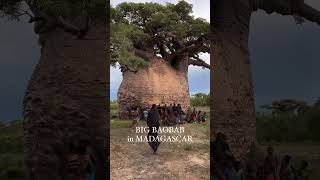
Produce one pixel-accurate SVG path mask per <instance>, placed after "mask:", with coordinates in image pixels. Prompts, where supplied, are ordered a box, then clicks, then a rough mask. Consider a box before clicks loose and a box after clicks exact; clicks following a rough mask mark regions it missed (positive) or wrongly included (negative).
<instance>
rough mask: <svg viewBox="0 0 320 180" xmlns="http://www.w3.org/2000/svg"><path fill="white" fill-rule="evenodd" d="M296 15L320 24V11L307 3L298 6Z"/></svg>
mask: <svg viewBox="0 0 320 180" xmlns="http://www.w3.org/2000/svg"><path fill="white" fill-rule="evenodd" d="M297 15H299V16H301V17H304V18H305V19H307V20H309V21H311V22H316V23H318V24H319V25H320V11H318V10H316V9H314V8H312V7H311V6H309V5H307V4H304V5H303V6H302V7H301V8H300V10H298V12H297Z"/></svg>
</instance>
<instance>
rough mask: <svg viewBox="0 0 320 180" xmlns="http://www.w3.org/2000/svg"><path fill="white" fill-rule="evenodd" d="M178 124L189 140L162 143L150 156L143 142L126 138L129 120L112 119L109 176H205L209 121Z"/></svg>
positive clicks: (180, 177)
mask: <svg viewBox="0 0 320 180" xmlns="http://www.w3.org/2000/svg"><path fill="white" fill-rule="evenodd" d="M138 126H145V123H144V122H139V124H138ZM181 126H182V127H184V128H185V133H184V135H190V136H192V139H193V142H192V143H187V142H181V143H169V142H163V143H161V145H160V147H159V149H158V153H159V154H158V155H153V154H152V153H151V149H150V147H149V146H148V144H147V143H139V142H128V141H127V137H128V136H134V135H135V132H133V130H131V129H130V128H129V127H130V121H119V120H112V121H111V170H110V171H111V179H120V180H122V179H195V180H196V179H209V170H210V161H209V160H210V157H209V150H210V145H209V123H208V122H207V123H204V124H184V125H181Z"/></svg>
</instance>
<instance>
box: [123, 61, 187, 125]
mask: <svg viewBox="0 0 320 180" xmlns="http://www.w3.org/2000/svg"><path fill="white" fill-rule="evenodd" d="M174 61H175V62H171V63H169V62H167V61H165V60H163V59H161V58H158V57H154V58H152V59H149V62H150V66H149V67H148V68H146V69H142V70H139V71H138V72H137V73H134V72H130V71H126V72H124V73H123V80H122V82H121V85H120V87H119V91H118V103H119V110H120V118H121V119H128V110H129V108H131V107H133V106H141V107H145V106H150V105H152V104H162V105H163V104H167V105H169V104H174V103H175V104H181V105H182V107H183V109H186V108H187V107H189V106H190V96H189V85H188V56H182V57H178V58H177V59H175V60H174Z"/></svg>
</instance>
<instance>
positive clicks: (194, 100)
mask: <svg viewBox="0 0 320 180" xmlns="http://www.w3.org/2000/svg"><path fill="white" fill-rule="evenodd" d="M190 104H191V106H193V107H204V106H210V93H209V94H204V93H197V94H194V95H192V96H191V97H190Z"/></svg>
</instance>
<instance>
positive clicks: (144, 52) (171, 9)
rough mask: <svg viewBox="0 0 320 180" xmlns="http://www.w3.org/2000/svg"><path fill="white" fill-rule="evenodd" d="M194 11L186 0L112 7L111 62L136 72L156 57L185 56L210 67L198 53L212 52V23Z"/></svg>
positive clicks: (175, 57) (194, 62) (124, 4)
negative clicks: (198, 16)
mask: <svg viewBox="0 0 320 180" xmlns="http://www.w3.org/2000/svg"><path fill="white" fill-rule="evenodd" d="M191 13H192V5H191V4H188V3H187V2H185V1H180V2H178V3H177V4H171V3H167V4H166V5H162V4H157V3H126V2H125V3H121V4H119V5H117V6H116V7H112V8H111V13H110V14H111V59H112V64H113V65H116V63H117V62H118V63H119V64H120V67H121V68H122V70H131V71H136V70H137V69H139V68H142V67H145V66H147V65H148V59H150V58H153V57H155V56H161V57H162V59H164V60H165V61H168V62H171V63H172V62H173V61H174V60H176V59H177V58H178V57H181V56H183V55H186V56H188V58H187V59H188V60H189V64H193V65H198V66H202V67H206V68H209V67H210V66H209V65H208V64H207V63H205V62H204V61H203V60H201V59H200V58H199V53H206V52H209V43H208V37H207V34H208V33H209V23H208V22H206V20H205V19H202V18H194V17H193V16H192V15H191Z"/></svg>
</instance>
